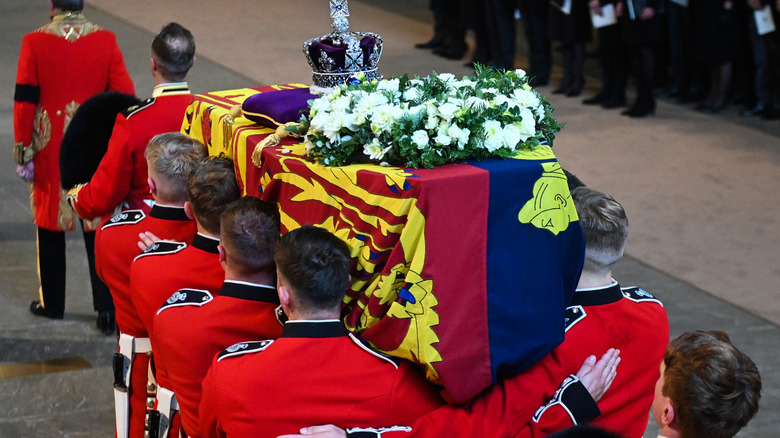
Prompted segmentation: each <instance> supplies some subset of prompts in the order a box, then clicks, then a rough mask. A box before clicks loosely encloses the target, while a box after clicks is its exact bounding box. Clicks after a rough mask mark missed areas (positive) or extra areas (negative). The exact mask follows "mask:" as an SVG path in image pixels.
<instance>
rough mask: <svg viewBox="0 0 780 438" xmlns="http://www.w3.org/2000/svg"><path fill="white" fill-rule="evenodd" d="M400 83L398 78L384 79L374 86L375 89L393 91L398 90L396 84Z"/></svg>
mask: <svg viewBox="0 0 780 438" xmlns="http://www.w3.org/2000/svg"><path fill="white" fill-rule="evenodd" d="M400 83H401V81H400V80H399V79H385V80H382V81H379V83H378V84H377V86H376V89H377V91H389V92H391V93H395V92H397V91H398V85H399V84H400Z"/></svg>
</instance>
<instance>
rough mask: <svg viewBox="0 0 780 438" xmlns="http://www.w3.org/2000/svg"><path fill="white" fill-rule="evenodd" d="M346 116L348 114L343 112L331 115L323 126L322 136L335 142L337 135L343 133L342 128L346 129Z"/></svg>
mask: <svg viewBox="0 0 780 438" xmlns="http://www.w3.org/2000/svg"><path fill="white" fill-rule="evenodd" d="M345 116H346V113H344V112H341V111H336V112H332V113H329V114H328V117H327V118H326V119H325V122H324V124H323V125H322V134H323V135H324V136H325V137H328V139H329V140H333V139H334V137H335V136H336V134H338V132H339V131H341V128H343V127H344V121H345V118H346V117H345Z"/></svg>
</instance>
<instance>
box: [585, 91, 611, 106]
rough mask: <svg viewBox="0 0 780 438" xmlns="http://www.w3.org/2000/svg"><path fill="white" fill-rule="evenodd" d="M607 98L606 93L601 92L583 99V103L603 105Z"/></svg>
mask: <svg viewBox="0 0 780 438" xmlns="http://www.w3.org/2000/svg"><path fill="white" fill-rule="evenodd" d="M605 100H607V98H606V97H605V96H604V93H599V94H597V95H595V96H593V97H591V98H589V99H585V100H583V101H582V104H583V105H601V104H603V103H604V101H605Z"/></svg>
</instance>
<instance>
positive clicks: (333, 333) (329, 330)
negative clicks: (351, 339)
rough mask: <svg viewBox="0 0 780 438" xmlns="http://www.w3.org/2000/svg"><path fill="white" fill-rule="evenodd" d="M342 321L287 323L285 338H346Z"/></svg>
mask: <svg viewBox="0 0 780 438" xmlns="http://www.w3.org/2000/svg"><path fill="white" fill-rule="evenodd" d="M346 335H347V334H346V332H345V331H344V326H343V325H341V321H299V322H296V321H287V322H286V323H285V324H284V328H282V337H283V338H338V337H341V336H346Z"/></svg>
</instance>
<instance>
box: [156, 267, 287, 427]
mask: <svg viewBox="0 0 780 438" xmlns="http://www.w3.org/2000/svg"><path fill="white" fill-rule="evenodd" d="M211 295H213V294H209V293H208V292H207V291H193V290H191V289H187V290H182V291H179V292H178V293H176V294H174V295H173V296H171V297H170V299H169V300H168V301H167V302H166V303H165V304H163V306H162V307H161V308H160V311H159V313H158V314H157V315H156V316H155V318H154V337H153V338H152V349H153V350H154V357H155V363H156V365H157V372H158V374H160V373H161V372H162V373H164V374H165V375H166V376H167V377H168V381H169V383H170V385H171V386H170V387H169V388H168V389H171V390H172V391H173V392H174V393H175V394H176V398H177V399H178V401H179V408H180V412H181V416H182V427H183V428H184V431H185V432H186V433H187V435H188V436H189V437H191V438H197V437H199V436H200V419H199V418H198V406H199V405H200V399H201V383H202V381H203V378H204V377H205V376H206V372H207V371H208V369H209V366H210V365H211V361H212V359H213V358H214V356H215V355H216V354H217V353H219V352H220V351H222V350H223V349H225V348H227V347H229V346H231V345H233V344H235V343H237V342H243V341H247V340H249V339H276V338H278V337H279V335H281V334H282V324H281V323H280V322H279V320H278V319H277V317H276V308H277V307H278V306H279V296H278V295H277V293H276V288H274V287H273V286H265V285H259V284H250V283H241V282H232V281H226V282H225V283H224V285H222V289H221V291H219V296H216V297H211Z"/></svg>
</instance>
